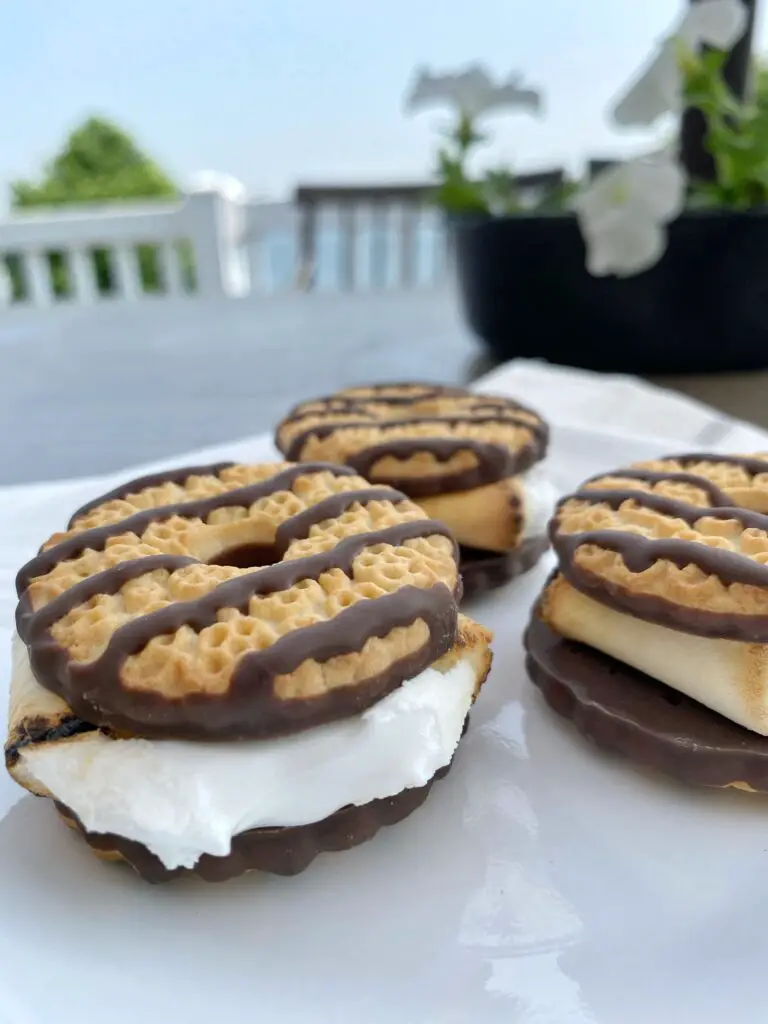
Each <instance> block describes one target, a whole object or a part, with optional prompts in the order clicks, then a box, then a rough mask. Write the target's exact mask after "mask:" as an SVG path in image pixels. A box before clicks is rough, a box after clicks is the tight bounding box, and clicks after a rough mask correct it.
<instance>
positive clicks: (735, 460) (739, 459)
mask: <svg viewBox="0 0 768 1024" xmlns="http://www.w3.org/2000/svg"><path fill="white" fill-rule="evenodd" d="M664 458H665V461H667V460H669V461H675V462H679V463H680V465H681V466H687V465H694V464H695V463H697V462H709V463H712V464H713V465H715V464H717V463H721V464H724V465H727V466H740V467H741V468H742V469H743V470H744V471H745V472H746V473H748V474H749V475H750V476H758V475H759V474H760V473H768V457H766V458H765V459H757V458H755V457H754V456H749V455H720V454H718V453H717V452H686V453H685V454H683V455H666V456H665V457H664Z"/></svg>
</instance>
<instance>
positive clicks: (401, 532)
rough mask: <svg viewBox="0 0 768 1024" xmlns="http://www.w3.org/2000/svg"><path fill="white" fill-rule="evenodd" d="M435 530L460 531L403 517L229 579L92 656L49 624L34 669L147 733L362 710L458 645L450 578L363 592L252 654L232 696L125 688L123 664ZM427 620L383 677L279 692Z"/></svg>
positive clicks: (216, 731) (228, 728)
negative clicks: (375, 593)
mask: <svg viewBox="0 0 768 1024" xmlns="http://www.w3.org/2000/svg"><path fill="white" fill-rule="evenodd" d="M434 535H442V536H447V537H451V534H450V532H449V531H448V529H447V527H445V526H444V525H443V524H442V523H437V522H434V521H432V520H423V519H422V520H414V521H412V522H407V523H400V524H398V525H396V526H392V527H388V528H386V529H383V530H379V531H376V532H372V533H367V534H360V535H355V536H352V537H348V538H346V539H345V540H343V541H342V542H341V543H340V544H338V545H337V546H336V547H335V548H333V549H331V550H330V551H326V552H322V553H320V554H318V555H311V556H309V557H307V558H298V559H295V560H291V561H288V562H281V563H278V564H276V565H272V566H269V567H267V568H265V569H260V570H258V571H256V572H253V573H248V574H246V575H244V576H240V577H238V578H236V579H234V580H228V581H227V582H225V583H223V584H220V585H219V586H218V587H216V588H215V589H214V590H213V591H211V592H210V593H208V594H206V595H204V596H203V597H201V598H199V599H198V600H195V601H186V602H178V603H176V604H172V605H168V606H167V607H165V608H161V609H159V610H157V611H154V612H150V613H149V614H147V615H144V616H141V617H139V618H137V619H134V620H133V621H131V622H129V623H126V624H125V625H124V626H122V627H120V628H119V629H117V630H116V631H115V632H114V633H113V634H112V636H111V638H110V640H109V643H108V644H107V647H106V648H105V650H104V651H103V653H102V654H101V655H100V656H99V657H98V658H96V659H95V660H93V661H91V662H88V663H74V662H72V661H71V660H70V659H69V657H68V654H67V652H66V650H64V649H63V648H61V647H60V646H59V645H58V644H56V643H55V642H54V641H53V640H52V639H51V637H50V634H49V633H45V634H43V635H42V636H41V637H40V638H39V639H38V640H36V642H34V643H32V644H31V645H30V661H31V664H32V669H33V671H34V673H35V676H36V678H37V679H38V680H39V681H40V683H41V684H42V685H44V686H46V687H47V688H48V689H50V690H53V692H55V693H57V694H58V695H59V696H60V697H62V699H63V700H65V701H66V702H67V704H68V705H69V706H70V708H72V710H73V711H74V712H75V714H76V715H79V716H80V717H82V718H84V719H85V720H87V721H96V722H98V723H99V724H100V725H108V726H111V727H113V728H117V729H125V728H127V729H130V730H131V731H136V729H137V728H140V730H141V733H142V734H143V735H169V734H170V735H173V736H178V737H181V736H189V737H197V738H215V737H220V736H226V737H229V738H232V737H233V736H242V737H251V738H257V737H260V736H265V735H279V734H281V732H290V731H294V730H295V729H297V728H304V727H308V726H310V725H317V724H320V722H322V721H331V720H333V719H334V718H338V717H340V716H341V715H342V714H355V713H357V712H358V711H360V710H362V709H363V707H368V706H370V704H372V703H375V701H377V700H379V699H381V697H382V696H383V695H384V694H385V693H388V692H391V690H393V689H395V688H396V686H398V685H399V684H400V683H401V682H402V680H403V679H405V678H411V677H412V676H413V675H415V674H417V673H418V672H420V671H422V670H423V669H424V668H426V667H427V666H428V665H430V664H432V663H433V662H434V661H436V660H437V659H438V658H439V657H441V655H442V654H444V653H445V652H446V651H447V650H449V649H450V647H451V646H452V644H453V642H454V639H455V635H456V605H455V600H454V595H453V594H452V593H451V592H450V591H449V589H448V588H447V587H446V586H445V585H444V584H442V583H440V584H437V585H435V586H433V587H432V588H430V589H428V590H427V589H421V588H418V587H403V588H400V589H399V590H396V591H395V592H394V593H392V594H388V595H386V596H384V597H379V598H375V599H363V600H361V601H359V602H357V603H356V604H354V605H352V606H351V607H349V608H347V609H345V610H344V611H342V612H340V613H339V614H338V615H336V616H335V617H334V618H333V619H331V620H329V621H327V622H322V623H318V624H315V625H312V626H308V627H304V628H301V629H297V630H293V631H292V632H291V633H289V634H287V635H286V636H284V637H282V638H280V640H278V641H276V643H274V644H273V645H272V646H271V647H269V648H266V649H265V650H262V651H256V652H251V653H250V654H247V655H245V656H244V657H243V658H242V659H241V661H240V662H239V663H238V664H237V666H236V667H235V670H234V673H233V675H232V678H231V680H230V686H229V689H228V691H227V693H226V695H224V696H222V695H221V694H216V695H206V694H192V695H187V696H185V697H184V698H183V699H181V700H170V699H168V698H166V697H164V696H162V695H160V694H158V693H155V692H147V691H138V690H135V691H131V690H128V689H126V688H125V687H123V685H122V683H121V680H120V670H121V668H122V666H123V664H124V662H125V661H126V660H127V659H128V658H130V657H131V656H132V655H135V654H138V653H139V652H140V651H141V650H143V649H144V647H146V645H147V644H148V643H149V642H150V641H151V640H152V639H154V638H155V637H158V636H163V635H168V634H173V633H175V632H176V631H177V630H178V629H180V628H181V627H182V626H187V627H190V628H191V629H193V630H195V631H198V632H199V631H201V630H203V629H205V628H206V627H207V626H210V625H213V624H214V623H215V622H216V621H217V615H218V612H219V611H221V610H223V609H225V608H235V609H238V610H240V611H242V612H244V611H246V610H247V607H248V604H249V602H250V600H251V598H252V597H256V596H264V595H268V594H272V593H275V592H277V591H283V590H287V589H290V588H291V587H293V586H295V585H296V583H298V582H299V581H300V580H305V579H318V578H319V577H320V576H321V575H322V574H323V573H325V572H329V571H331V570H332V569H336V568H338V569H341V570H342V571H343V572H345V573H347V574H351V573H352V564H353V562H354V560H355V558H356V557H357V556H358V555H359V554H360V553H361V552H362V551H363V550H365V549H367V548H371V547H374V546H376V545H379V544H391V545H393V546H398V545H400V544H403V543H404V542H405V541H407V540H411V539H415V538H418V537H426V536H434ZM417 619H423V620H424V621H425V622H426V623H427V626H428V628H429V633H430V639H429V641H428V642H427V644H425V645H424V647H423V648H422V649H421V650H420V651H419V652H417V653H416V654H414V655H412V656H409V657H408V658H405V659H401V660H400V662H398V663H396V664H395V665H390V666H389V667H388V668H387V669H386V670H385V671H384V672H382V673H380V674H379V675H378V676H376V677H375V678H374V679H372V680H367V681H365V683H363V684H356V685H355V686H354V687H349V688H346V687H345V688H341V691H331V692H329V693H326V694H324V695H322V696H320V697H317V698H305V699H296V700H280V699H278V698H277V697H276V696H275V694H274V692H273V682H274V678H275V677H276V676H280V675H286V674H289V673H290V672H292V671H294V670H295V669H296V668H298V667H299V665H301V664H303V663H304V662H305V661H307V660H309V659H317V660H321V661H324V660H327V659H329V658H332V657H335V656H337V655H340V654H349V653H356V652H358V651H360V650H361V649H362V647H363V645H364V644H365V642H366V640H368V639H369V638H371V637H376V636H384V635H386V634H387V633H389V632H390V631H391V630H392V629H394V628H396V627H397V626H405V625H410V624H411V623H413V622H414V621H416V620H417ZM344 691H348V692H344Z"/></svg>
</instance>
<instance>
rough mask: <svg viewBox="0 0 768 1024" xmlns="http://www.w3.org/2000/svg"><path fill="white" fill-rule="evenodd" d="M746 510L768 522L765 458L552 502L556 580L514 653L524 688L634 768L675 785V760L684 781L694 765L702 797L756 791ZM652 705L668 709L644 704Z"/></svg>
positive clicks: (767, 608)
mask: <svg viewBox="0 0 768 1024" xmlns="http://www.w3.org/2000/svg"><path fill="white" fill-rule="evenodd" d="M758 509H768V457H761V456H733V455H730V456H725V455H714V454H713V455H707V454H701V453H694V454H690V455H680V456H669V457H666V458H664V459H660V460H657V461H652V462H646V463H641V464H638V465H635V466H632V467H630V468H627V469H621V470H616V471H615V472H612V473H609V474H605V475H603V476H600V477H597V478H593V479H591V480H589V481H587V482H586V483H585V484H583V485H582V487H581V488H580V489H579V491H577V492H576V493H575V494H572V495H569V496H567V497H566V498H563V499H562V501H561V502H560V504H559V507H558V510H557V513H556V515H555V517H554V519H553V521H552V524H551V540H552V546H553V548H554V551H555V553H556V555H557V558H558V568H557V571H556V572H555V574H554V575H553V577H552V579H551V580H550V582H549V583H548V585H547V587H546V588H545V590H544V593H543V595H542V598H541V601H540V603H539V605H538V607H537V610H536V612H535V615H534V622H533V624H532V627H531V630H530V631H529V634H528V637H527V641H526V643H527V646H528V651H529V665H530V667H531V674H532V676H533V678H534V681H535V682H537V683H538V684H539V685H541V686H542V689H544V691H545V693H547V695H548V697H549V699H550V700H551V702H552V703H553V704H554V705H555V706H557V708H558V710H561V711H562V712H563V713H567V714H569V716H570V717H572V718H573V719H574V721H576V723H577V724H579V725H580V727H581V728H582V729H583V731H586V732H588V733H589V734H591V735H595V736H597V737H599V741H600V742H602V743H603V745H606V746H613V747H614V748H616V749H621V750H624V751H625V752H626V753H629V754H630V755H631V756H632V757H633V758H634V759H635V760H639V761H642V762H644V763H655V764H656V765H657V766H658V767H662V768H663V769H664V770H667V771H672V770H674V766H675V764H677V763H678V762H677V761H676V760H675V757H676V756H677V755H676V753H675V751H677V754H679V755H680V757H681V758H682V759H683V760H682V761H680V765H681V767H680V770H679V771H678V774H681V775H683V776H684V777H688V778H691V777H696V776H697V768H696V765H697V764H699V763H700V765H701V768H702V770H701V773H700V775H699V776H698V777H699V781H702V782H704V783H705V784H708V785H735V784H737V783H739V784H748V785H749V787H750V788H755V789H767V788H768V772H766V769H765V766H764V764H763V763H762V762H763V761H764V760H765V753H764V752H763V747H764V746H765V747H768V740H766V739H764V737H766V736H768V516H767V515H765V514H763V512H761V511H755V510H758ZM597 652H599V655H598V653H597ZM606 659H607V660H606ZM591 664H593V665H594V672H592V673H591V675H590V671H589V669H588V666H589V665H591ZM606 666H608V667H606ZM569 678H570V683H569ZM643 680H647V686H646V689H645V691H643V685H644V684H643ZM638 687H639V690H640V692H641V695H642V699H640V698H638V699H636V700H633V699H632V698H631V697H630V695H631V694H632V693H635V694H636V693H637V692H638ZM659 693H667V694H670V695H671V696H670V697H669V698H667V699H666V703H665V701H664V700H662V699H661V698H654V699H651V696H650V695H651V694H659ZM625 698H626V700H625ZM622 708H624V714H623V715H622V711H621V709H622ZM707 709H709V710H707ZM673 712H674V716H676V717H674V718H673V717H669V723H673V722H674V721H676V720H680V722H683V721H684V722H685V727H683V725H680V726H679V727H675V726H674V725H672V726H671V727H670V728H667V729H666V731H665V730H664V729H662V728H661V727H660V726H659V722H660V721H661V719H664V718H665V717H666V716H671V715H672V714H673ZM665 713H666V715H665ZM638 716H640V717H639V719H638ZM713 721H714V722H716V726H713V724H712V723H713ZM696 722H698V723H699V726H700V728H701V734H700V735H699V736H698V738H697V735H696V728H697V727H696V724H695V723H696ZM706 723H708V724H706ZM662 736H663V737H664V738H663V740H662V739H661V738H660V737H662ZM713 736H714V737H717V738H718V739H717V742H715V740H714V739H713V738H712V737H713ZM726 736H730V740H729V741H728V742H729V743H732V744H733V745H734V747H735V748H738V749H739V750H741V752H742V754H744V756H745V757H746V752H747V751H752V754H750V756H749V758H747V761H746V763H742V762H740V761H734V759H733V757H732V756H730V755H729V756H730V759H729V758H728V757H726V755H725V753H724V752H723V750H720V749H719V748H718V747H717V743H719V742H721V741H722V743H723V744H726V745H727V743H726V740H725V737H726ZM675 737H677V738H675ZM705 737H706V739H705ZM646 741H647V742H646ZM756 749H757V751H758V752H759V753H760V756H759V758H758V760H759V763H758V761H757V760H755V758H756V757H758V755H757V754H754V751H755V750H756ZM732 754H733V751H731V755H732ZM697 758H698V761H697ZM713 758H714V759H715V763H714V767H713V764H712V759H713ZM686 759H687V767H685V769H684V770H683V767H682V764H683V761H685V760H686ZM691 764H693V766H694V767H693V768H691ZM737 764H738V771H737V770H736V765H737ZM750 765H751V766H752V767H751V769H750ZM734 773H735V774H734ZM729 775H730V776H731V777H728V776H729ZM713 779H715V780H716V781H712V780H713Z"/></svg>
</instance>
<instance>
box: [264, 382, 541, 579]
mask: <svg viewBox="0 0 768 1024" xmlns="http://www.w3.org/2000/svg"><path fill="white" fill-rule="evenodd" d="M548 436H549V432H548V428H547V425H546V424H545V423H544V421H543V420H542V419H541V417H540V416H539V415H538V414H537V413H535V412H533V411H532V410H531V409H528V408H526V407H525V406H523V405H520V404H519V403H518V402H515V401H513V400H511V399H509V398H502V397H496V396H490V395H477V394H474V393H472V392H470V391H467V390H466V389H463V388H455V387H443V386H440V385H430V384H383V385H376V386H368V387H358V388H349V389H347V390H344V391H340V392H338V393H337V394H335V395H331V396H329V397H327V398H321V399H315V400H313V401H308V402H303V403H302V404H300V405H298V406H296V408H295V409H293V410H292V411H291V412H290V413H289V414H288V416H287V417H286V418H285V419H284V420H283V421H282V422H281V423H280V424H279V425H278V427H277V429H276V431H275V443H276V444H277V446H278V448H279V449H280V451H282V452H283V454H284V455H286V457H287V458H290V459H304V458H328V459H331V460H333V461H334V462H340V463H344V464H346V465H348V466H351V467H352V468H354V469H355V470H356V472H359V473H362V474H363V476H366V477H367V478H368V479H370V480H372V481H374V482H376V483H384V484H388V485H389V486H392V487H397V488H398V489H400V490H401V491H403V492H404V493H406V494H408V495H409V496H410V497H411V498H413V499H414V500H415V501H417V502H418V503H419V505H420V506H421V507H422V508H423V509H424V511H425V512H426V513H427V514H428V515H429V516H430V517H431V518H433V519H438V520H440V521H441V522H444V523H446V524H447V525H448V526H449V527H450V528H451V530H452V531H453V533H454V535H455V536H456V539H457V540H458V542H459V545H460V546H461V547H462V548H464V547H466V548H471V549H474V550H476V551H484V552H486V553H496V554H499V555H501V554H508V553H511V552H513V551H515V550H516V549H517V548H518V547H519V546H520V545H521V543H522V542H523V541H524V540H528V539H530V538H531V537H532V536H533V533H532V532H531V528H530V527H531V523H530V522H527V521H526V520H527V518H528V519H530V516H529V507H528V502H527V501H526V483H525V477H524V475H523V474H525V473H526V471H528V470H530V469H531V467H532V466H534V465H535V464H536V463H538V462H539V461H540V460H541V459H543V458H544V456H545V454H546V450H547V443H548ZM534 529H536V527H534ZM538 530H539V532H538V536H541V533H542V531H541V527H540V526H539V527H538ZM518 561H519V560H518ZM498 579H499V578H498V577H490V576H489V577H488V582H489V585H491V584H492V581H493V580H497V581H498ZM493 585H497V583H493Z"/></svg>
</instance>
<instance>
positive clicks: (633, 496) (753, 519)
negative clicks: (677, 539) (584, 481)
mask: <svg viewBox="0 0 768 1024" xmlns="http://www.w3.org/2000/svg"><path fill="white" fill-rule="evenodd" d="M568 501H587V502H589V504H590V505H609V506H610V507H611V508H612V509H614V511H615V510H617V509H619V508H620V507H621V506H622V505H623V504H624V503H625V502H628V501H631V502H634V504H636V505H639V506H640V507H642V508H648V509H652V510H653V511H654V512H658V513H659V514H660V515H663V516H671V517H673V518H675V519H682V520H683V521H684V522H686V523H688V525H689V526H693V525H694V523H697V522H699V520H701V519H723V520H729V519H732V520H734V521H735V522H737V523H740V524H741V525H742V526H743V527H744V529H747V530H750V529H751V530H761V531H762V532H763V533H768V515H764V514H763V513H762V512H753V511H751V509H746V508H742V507H741V506H735V505H727V506H722V505H718V506H715V507H714V508H706V507H702V506H701V505H689V504H688V502H685V501H678V500H677V499H676V498H667V497H665V496H664V495H662V494H650V493H649V492H648V491H635V490H632V489H630V488H627V489H626V490H624V489H618V488H610V489H606V490H600V489H599V488H597V487H593V488H591V489H589V490H583V491H576V492H575V493H574V494H569V495H568V496H567V497H565V498H561V499H560V501H559V502H558V506H557V507H558V510H559V509H561V508H562V507H563V505H564V504H565V502H568ZM557 526H558V521H557V517H555V519H553V520H552V524H551V529H552V530H557ZM686 543H687V542H686ZM702 546H706V545H702Z"/></svg>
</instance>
